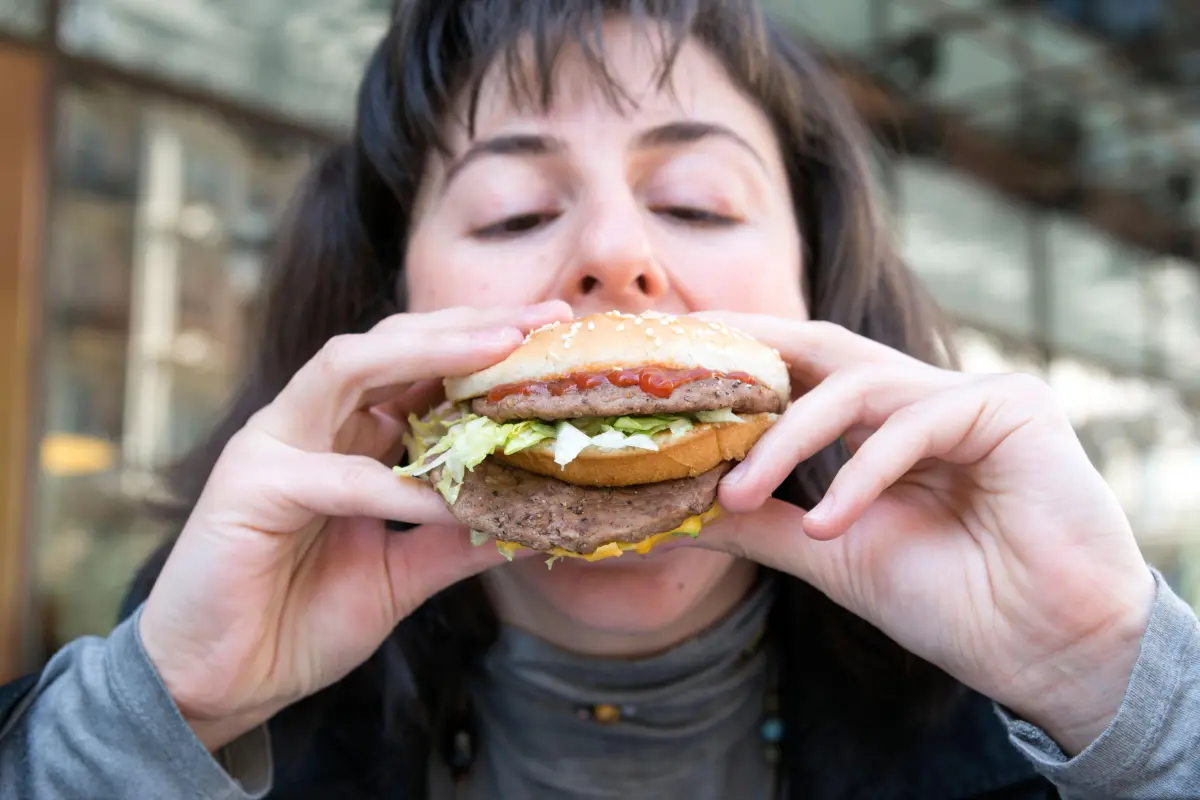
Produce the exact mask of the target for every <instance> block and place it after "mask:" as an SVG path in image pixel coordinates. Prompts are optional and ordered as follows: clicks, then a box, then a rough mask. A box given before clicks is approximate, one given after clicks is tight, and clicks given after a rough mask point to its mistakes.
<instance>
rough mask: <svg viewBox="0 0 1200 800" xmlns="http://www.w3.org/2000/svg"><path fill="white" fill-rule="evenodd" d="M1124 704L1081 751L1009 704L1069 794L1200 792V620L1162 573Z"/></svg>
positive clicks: (1019, 740)
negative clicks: (1062, 744) (1069, 749)
mask: <svg viewBox="0 0 1200 800" xmlns="http://www.w3.org/2000/svg"><path fill="white" fill-rule="evenodd" d="M1154 579H1155V582H1156V584H1157V587H1158V588H1157V594H1156V597H1155V601H1154V609H1153V611H1152V612H1151V615H1150V624H1149V626H1148V627H1147V629H1146V635H1145V637H1144V638H1143V639H1142V645H1141V650H1140V652H1139V653H1138V658H1137V662H1136V664H1135V665H1134V668H1133V675H1132V676H1131V678H1130V681H1129V687H1128V689H1127V690H1126V692H1125V697H1124V699H1123V700H1122V701H1121V707H1120V709H1119V710H1118V711H1117V715H1116V717H1114V718H1113V720H1112V722H1111V723H1110V724H1109V726H1108V727H1107V728H1106V729H1105V730H1104V732H1103V733H1102V734H1101V735H1100V737H1099V738H1098V739H1096V741H1094V742H1092V744H1090V745H1089V746H1088V747H1087V749H1085V750H1084V751H1083V752H1082V753H1080V754H1079V755H1077V756H1075V757H1074V758H1068V757H1067V756H1066V754H1064V753H1063V751H1062V750H1061V749H1060V748H1059V747H1058V745H1057V744H1055V743H1054V742H1053V741H1052V740H1051V739H1050V737H1049V736H1048V735H1047V734H1046V733H1045V732H1044V731H1042V730H1041V729H1039V728H1037V727H1035V726H1033V725H1031V724H1029V723H1027V722H1023V721H1021V720H1018V719H1014V718H1013V717H1012V716H1010V715H1009V714H1007V713H1006V712H1005V711H1004V710H1003V709H1001V710H1000V715H1001V717H1003V718H1004V720H1005V722H1006V723H1007V724H1008V730H1009V736H1010V738H1011V740H1012V741H1013V743H1014V744H1015V745H1016V746H1017V748H1018V749H1020V750H1021V752H1023V753H1024V754H1025V755H1026V756H1027V757H1028V758H1029V759H1030V760H1031V761H1032V762H1033V764H1034V766H1035V768H1036V769H1037V770H1038V771H1039V772H1040V773H1041V774H1042V775H1044V776H1045V777H1046V778H1048V779H1049V780H1051V781H1052V782H1054V784H1055V785H1056V786H1057V787H1058V789H1059V792H1060V793H1061V795H1062V797H1063V798H1064V800H1085V798H1120V799H1122V800H1169V798H1179V799H1180V800H1196V798H1200V622H1197V619H1196V614H1195V612H1193V611H1192V609H1191V608H1190V607H1188V605H1187V604H1186V603H1184V602H1183V600H1182V599H1180V598H1179V596H1178V595H1176V594H1175V593H1174V592H1172V591H1171V589H1170V587H1169V586H1167V584H1166V581H1165V580H1163V577H1162V575H1160V574H1159V573H1158V572H1155V573H1154Z"/></svg>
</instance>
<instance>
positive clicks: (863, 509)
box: [698, 313, 1155, 753]
mask: <svg viewBox="0 0 1200 800" xmlns="http://www.w3.org/2000/svg"><path fill="white" fill-rule="evenodd" d="M705 316H708V317H711V318H715V319H719V320H722V321H725V322H727V323H728V324H730V325H733V326H735V327H737V328H740V329H742V330H744V331H746V332H747V333H750V334H752V335H754V336H756V337H757V338H759V339H760V340H761V341H763V342H766V343H768V344H771V345H773V346H774V347H776V348H778V349H779V350H780V352H781V354H782V355H783V358H784V360H786V361H787V362H788V364H789V365H790V366H791V369H792V375H793V382H794V383H796V384H798V386H797V389H799V390H806V391H804V392H803V393H800V392H798V395H799V396H798V397H797V399H796V400H795V401H794V402H793V404H792V406H791V407H790V408H789V409H788V411H787V412H786V413H785V414H783V415H782V416H781V417H780V419H779V420H778V422H777V423H776V424H775V426H774V427H773V428H772V429H771V430H770V431H769V432H768V433H767V435H766V436H764V437H763V438H762V440H761V441H760V442H759V443H758V444H757V445H755V447H754V448H753V450H752V451H751V452H750V455H749V457H748V458H747V459H746V461H745V462H743V463H742V464H741V465H740V466H739V467H737V468H736V469H735V470H734V471H733V472H731V473H730V474H729V475H728V476H726V478H725V480H724V481H723V483H722V485H721V489H720V495H719V498H720V502H721V504H722V506H723V507H724V508H725V509H726V510H728V511H730V512H733V513H732V514H731V515H730V516H729V517H728V518H727V519H726V520H723V521H722V522H720V523H718V524H716V525H714V526H713V527H712V528H711V529H707V528H706V529H705V535H704V536H702V537H700V540H699V541H698V544H700V545H701V546H711V547H718V548H721V549H725V550H730V551H732V552H736V553H738V554H739V555H744V556H745V557H747V558H751V559H753V560H755V561H759V562H761V563H764V564H766V565H768V566H771V567H774V568H776V569H779V570H782V571H784V572H788V573H791V574H793V575H796V576H797V577H799V578H801V579H802V580H805V581H807V582H809V583H810V584H812V585H813V586H815V587H816V588H818V589H819V590H821V591H822V592H824V593H825V594H827V595H828V596H829V597H830V598H831V599H833V600H834V601H835V602H837V603H839V604H840V605H842V606H844V607H846V608H847V609H849V610H850V611H853V612H854V613H856V614H858V615H860V616H862V617H863V618H865V619H866V620H868V621H869V622H871V623H872V624H874V625H876V626H877V627H879V628H880V629H881V630H882V631H883V632H884V633H886V634H887V635H888V636H890V637H891V638H893V639H894V640H895V641H896V642H898V643H899V644H900V645H902V646H903V647H905V648H906V649H908V650H909V651H911V652H913V653H915V654H917V655H918V656H921V657H922V658H925V659H926V660H928V661H930V662H932V663H934V664H936V665H938V666H940V667H941V668H943V669H944V670H946V671H947V672H948V673H950V674H951V675H953V676H954V677H955V678H957V679H958V680H960V681H962V682H963V683H965V684H966V685H968V686H971V687H972V688H974V689H976V690H977V691H979V692H981V693H982V694H984V695H986V696H988V697H990V698H992V699H993V700H995V701H997V702H999V703H1001V704H1002V705H1004V706H1006V707H1007V708H1009V709H1011V710H1012V711H1013V712H1014V713H1016V714H1018V715H1019V716H1021V717H1022V718H1024V719H1027V720H1029V721H1031V722H1033V723H1035V724H1037V725H1039V726H1040V727H1042V728H1044V729H1045V730H1047V732H1049V733H1050V734H1051V735H1052V736H1054V737H1055V739H1056V740H1057V741H1058V743H1059V744H1060V746H1062V747H1063V749H1064V750H1066V751H1068V752H1072V753H1077V752H1079V751H1081V750H1082V749H1083V748H1084V747H1086V746H1087V745H1088V744H1089V743H1090V742H1091V741H1093V740H1094V739H1095V738H1096V737H1097V736H1099V734H1100V733H1101V732H1102V731H1103V730H1104V728H1105V726H1106V725H1107V724H1108V722H1109V721H1110V720H1111V719H1112V717H1113V716H1114V715H1115V714H1116V712H1117V709H1118V707H1119V706H1120V703H1121V700H1122V697H1123V695H1124V693H1125V689H1126V687H1127V685H1128V682H1129V678H1130V674H1131V672H1132V669H1133V665H1134V662H1135V661H1136V659H1137V654H1138V649H1139V645H1140V642H1141V639H1142V636H1143V634H1144V632H1145V630H1146V626H1147V623H1148V620H1149V616H1150V609H1151V606H1152V605H1153V600H1154V591H1155V590H1154V582H1153V578H1152V576H1151V574H1150V571H1149V569H1148V567H1147V565H1146V563H1145V561H1144V559H1143V558H1142V555H1141V553H1140V552H1139V550H1138V546H1137V543H1136V541H1135V540H1134V536H1133V532H1132V530H1131V528H1130V525H1129V522H1128V520H1127V519H1126V517H1125V515H1124V513H1123V512H1122V509H1121V506H1120V504H1119V503H1118V501H1117V499H1116V497H1115V496H1114V495H1113V493H1112V491H1111V490H1110V489H1109V487H1108V486H1107V485H1106V484H1105V482H1104V479H1103V478H1102V477H1101V476H1100V475H1099V473H1098V472H1097V471H1096V470H1095V469H1094V468H1093V467H1092V465H1091V463H1090V462H1089V461H1088V458H1087V456H1086V455H1085V453H1084V451H1083V448H1082V446H1081V445H1080V443H1079V440H1078V439H1077V438H1076V436H1075V433H1074V431H1073V430H1072V428H1071V425H1070V423H1069V422H1068V420H1067V417H1066V414H1065V413H1064V412H1063V411H1062V410H1061V408H1060V407H1059V405H1058V403H1057V401H1056V399H1055V397H1054V395H1053V393H1052V392H1051V390H1050V388H1049V387H1048V386H1047V385H1046V384H1045V383H1043V382H1041V381H1040V380H1038V379H1036V378H1034V377H1031V376H1028V375H1000V376H976V375H967V374H963V373H960V372H954V371H950V370H945V369H939V368H937V367H933V366H930V365H927V364H925V363H922V362H920V361H917V360H915V359H913V358H910V357H908V356H905V355H903V354H900V353H898V352H897V351H895V350H893V349H891V348H888V347H886V346H884V345H881V344H879V343H876V342H873V341H871V340H868V339H866V338H863V337H861V336H858V335H856V334H853V333H851V332H849V331H847V330H845V329H844V328H841V327H838V326H836V325H832V324H829V323H823V322H799V321H792V320H784V319H778V318H771V317H760V316H751V315H734V314H715V313H713V314H706V315H705ZM842 437H845V439H846V441H847V442H848V443H850V444H851V448H852V449H854V450H855V453H854V455H853V457H852V458H851V459H850V460H849V461H848V462H847V463H846V464H845V466H844V467H843V468H842V469H841V471H840V472H839V473H838V475H837V477H836V478H835V480H834V481H833V483H832V485H831V486H830V487H829V490H828V492H827V493H826V494H825V497H824V499H823V500H822V501H821V502H820V503H819V504H818V505H817V506H816V507H815V508H813V509H812V510H811V511H808V512H807V513H805V512H804V511H802V510H801V509H798V508H796V507H794V506H791V505H789V504H787V503H783V502H781V501H778V500H773V499H771V493H772V492H773V491H774V490H775V489H776V487H778V486H779V485H780V484H781V483H782V482H783V481H784V480H785V479H786V478H787V477H788V475H789V474H790V473H791V472H792V471H793V470H794V469H795V467H796V465H797V464H798V463H799V462H801V461H804V460H805V459H807V458H809V457H811V456H812V455H813V454H815V453H816V452H817V451H819V450H821V449H822V448H824V447H826V446H827V445H830V444H832V443H834V442H836V441H837V440H838V439H839V438H842ZM855 445H857V447H855Z"/></svg>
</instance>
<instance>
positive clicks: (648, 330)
mask: <svg viewBox="0 0 1200 800" xmlns="http://www.w3.org/2000/svg"><path fill="white" fill-rule="evenodd" d="M646 335H647V336H653V335H654V328H649V327H648V328H646Z"/></svg>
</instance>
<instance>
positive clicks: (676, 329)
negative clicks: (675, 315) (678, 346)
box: [671, 325, 686, 334]
mask: <svg viewBox="0 0 1200 800" xmlns="http://www.w3.org/2000/svg"><path fill="white" fill-rule="evenodd" d="M671 330H673V331H675V332H676V333H679V334H682V333H686V331H684V329H683V328H682V327H680V326H679V325H676V326H675V327H674V328H671Z"/></svg>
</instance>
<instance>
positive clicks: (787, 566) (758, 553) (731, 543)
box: [695, 498, 843, 591]
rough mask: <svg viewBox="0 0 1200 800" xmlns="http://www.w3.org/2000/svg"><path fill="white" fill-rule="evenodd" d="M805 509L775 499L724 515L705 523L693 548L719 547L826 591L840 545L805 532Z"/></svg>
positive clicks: (715, 548) (718, 548)
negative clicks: (755, 507) (751, 509)
mask: <svg viewBox="0 0 1200 800" xmlns="http://www.w3.org/2000/svg"><path fill="white" fill-rule="evenodd" d="M804 513H805V512H804V510H803V509H801V508H799V507H797V506H794V505H792V504H791V503H787V502H785V501H783V500H776V499H774V498H770V499H768V500H767V501H766V502H765V503H763V504H762V506H760V507H759V508H758V509H756V510H754V511H749V512H746V513H743V514H728V513H727V514H725V515H724V516H722V517H721V518H720V519H718V520H717V521H715V522H713V523H711V524H709V525H706V526H705V527H704V530H703V532H702V533H701V534H700V536H699V537H698V538H697V539H696V541H695V546H696V547H703V548H707V549H711V550H720V551H723V552H726V553H730V554H732V555H735V556H737V557H739V558H745V559H748V560H750V561H754V562H757V563H759V564H762V565H763V566H766V567H770V568H771V569H775V570H778V571H780V572H785V573H787V574H789V575H794V576H795V577H797V578H800V579H801V580H803V581H805V582H807V583H810V584H812V585H813V586H815V587H816V588H818V589H820V590H822V591H825V586H826V583H827V577H828V576H830V575H832V574H835V572H834V568H835V566H836V564H837V563H838V560H839V557H840V556H839V554H840V552H841V550H842V549H843V545H842V543H841V542H839V541H838V540H836V539H835V540H833V541H825V542H822V541H817V540H814V539H812V538H810V537H809V536H808V535H807V534H806V533H805V532H804Z"/></svg>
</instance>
